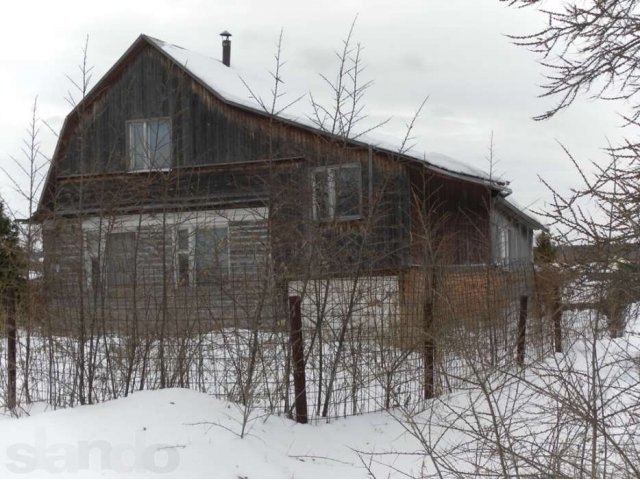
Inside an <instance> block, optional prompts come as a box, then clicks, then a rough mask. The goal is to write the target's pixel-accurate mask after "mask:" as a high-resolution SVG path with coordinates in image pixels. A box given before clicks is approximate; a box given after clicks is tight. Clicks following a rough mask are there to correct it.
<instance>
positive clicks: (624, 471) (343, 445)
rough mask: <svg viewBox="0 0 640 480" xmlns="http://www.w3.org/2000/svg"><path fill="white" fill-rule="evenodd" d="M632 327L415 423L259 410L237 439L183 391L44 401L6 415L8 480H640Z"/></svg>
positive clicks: (206, 405) (229, 416)
mask: <svg viewBox="0 0 640 480" xmlns="http://www.w3.org/2000/svg"><path fill="white" fill-rule="evenodd" d="M633 317H634V318H636V320H635V321H634V322H631V324H630V325H629V326H628V331H627V333H626V334H625V337H624V338H621V339H615V340H611V339H610V338H608V336H607V335H606V333H604V332H606V330H605V329H603V330H602V331H600V333H597V334H595V335H593V334H591V332H592V327H593V325H594V322H596V321H598V322H600V321H601V320H602V319H601V318H599V317H598V315H597V314H594V313H593V312H583V313H580V314H578V315H575V316H573V317H572V318H570V319H565V320H567V324H566V326H567V329H566V331H565V333H566V334H567V338H566V343H567V345H568V344H569V343H570V345H568V348H566V351H565V353H562V354H555V355H551V356H549V357H547V358H546V359H543V360H542V361H540V362H536V363H535V364H531V365H529V366H528V367H527V368H526V369H524V370H522V369H519V368H517V367H516V366H510V367H508V368H501V369H497V370H495V371H493V372H487V371H486V370H479V371H478V372H477V376H476V378H475V380H474V379H473V378H472V379H470V384H471V387H470V388H468V389H467V390H464V391H456V392H453V393H451V394H448V395H442V396H440V397H438V398H436V399H434V400H432V401H430V402H428V403H427V409H426V410H425V411H423V412H421V413H418V414H416V415H413V416H411V417H403V413H402V412H400V411H399V410H398V409H396V410H392V411H390V412H381V413H373V414H366V415H360V416H353V417H348V418H345V419H338V420H332V421H331V423H324V422H321V423H318V424H311V425H299V424H295V423H294V422H292V421H291V420H289V419H287V418H284V417H277V416H259V415H263V414H262V413H261V412H262V410H255V411H253V412H250V414H251V419H250V420H249V422H248V430H247V435H246V436H245V437H244V438H240V435H239V434H240V432H241V431H242V418H243V412H242V410H241V408H240V406H239V405H237V404H233V403H230V402H225V401H221V400H216V399H214V398H212V397H210V396H207V395H205V394H202V393H197V392H194V391H191V390H186V389H166V390H157V391H144V392H138V393H135V394H133V395H131V396H129V397H127V398H122V399H119V400H114V401H109V402H104V403H101V404H97V405H92V406H83V407H77V408H72V409H63V410H57V411H52V410H47V407H46V406H44V405H43V404H35V405H32V406H31V407H30V410H29V411H28V412H23V415H22V418H19V419H13V418H10V417H7V416H5V417H0V429H2V435H1V436H0V477H5V476H19V475H26V476H29V477H33V476H37V477H52V476H62V477H70V476H71V477H73V476H81V477H85V476H94V477H97V476H121V477H149V476H153V477H156V476H169V477H232V478H245V477H249V478H252V477H290V478H291V477H293V478H310V477H311V478H316V477H328V478H336V477H348V478H366V477H370V476H375V477H405V476H415V477H419V476H427V475H433V476H437V475H438V474H443V475H444V476H480V475H489V476H503V477H504V476H528V475H533V476H552V477H556V476H569V477H579V476H597V477H599V476H602V477H608V476H630V477H636V478H637V477H638V475H639V474H640V421H639V420H638V419H640V328H639V327H640V321H638V320H637V318H638V317H639V315H638V311H637V310H636V311H634V313H633ZM569 327H571V328H573V329H574V331H571V329H570V328H569ZM570 339H572V341H571V342H570V341H569V340H570ZM474 381H475V386H473V383H474ZM405 413H406V412H405ZM395 417H401V418H403V419H404V424H402V423H400V422H399V421H398V420H397V419H396V418H395ZM407 418H409V420H410V421H408V422H407ZM418 439H420V440H418Z"/></svg>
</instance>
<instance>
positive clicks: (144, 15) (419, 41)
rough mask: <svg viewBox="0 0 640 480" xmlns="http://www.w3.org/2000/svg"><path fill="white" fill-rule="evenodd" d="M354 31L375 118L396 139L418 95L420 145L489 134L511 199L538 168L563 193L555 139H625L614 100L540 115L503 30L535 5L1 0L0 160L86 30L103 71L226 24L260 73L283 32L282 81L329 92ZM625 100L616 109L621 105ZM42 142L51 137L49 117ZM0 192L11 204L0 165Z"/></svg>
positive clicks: (48, 100)
mask: <svg viewBox="0 0 640 480" xmlns="http://www.w3.org/2000/svg"><path fill="white" fill-rule="evenodd" d="M356 15H358V19H357V23H356V29H355V35H354V38H355V40H357V41H358V42H360V43H361V44H362V45H363V47H364V63H365V65H366V71H365V76H366V77H367V79H370V80H373V81H374V85H373V86H372V88H371V89H370V90H369V92H368V95H367V98H366V105H367V111H368V114H369V116H370V118H371V120H372V121H375V120H380V119H384V118H387V117H392V120H391V122H389V123H388V124H387V125H385V126H384V127H383V129H384V131H385V132H386V133H391V134H393V135H396V136H398V137H400V138H402V137H403V135H404V129H405V124H406V122H408V121H409V120H410V118H411V117H412V115H413V112H414V111H415V110H416V108H417V107H418V106H419V105H420V103H421V101H422V99H423V98H424V97H425V96H429V100H428V102H427V104H426V106H425V108H424V110H423V112H422V115H421V117H420V119H419V121H418V123H417V124H416V127H415V130H414V136H415V137H416V141H417V144H418V145H417V147H418V149H420V150H422V151H427V152H439V153H443V154H446V155H449V156H452V157H455V158H457V159H459V160H462V161H465V162H466V163H469V164H471V165H475V166H477V167H480V168H484V169H488V162H487V155H488V147H489V139H490V135H491V132H493V136H494V156H495V158H496V159H497V161H498V163H497V167H496V169H497V171H498V172H499V173H501V174H502V175H503V176H504V177H505V178H507V179H509V180H510V181H511V182H512V188H513V191H514V194H513V198H515V200H516V201H517V202H518V203H520V204H522V205H532V207H533V208H535V209H544V206H545V202H546V201H548V200H549V198H550V195H549V193H548V192H547V191H546V189H545V187H544V186H543V185H542V184H541V183H540V181H539V180H538V176H542V177H544V178H545V179H547V180H548V181H549V182H550V183H552V184H553V185H555V186H557V187H558V188H559V189H561V190H565V189H567V188H569V187H570V186H571V185H572V184H573V183H574V182H575V181H576V180H577V176H576V173H575V171H573V170H572V169H571V167H570V164H569V161H568V160H567V158H566V157H565V155H564V153H563V152H562V150H561V148H560V147H559V145H558V142H562V143H563V144H565V145H566V146H567V147H568V148H569V149H570V150H571V151H572V153H573V154H574V155H575V156H576V158H578V159H579V161H580V162H583V163H584V164H588V162H590V161H600V162H602V161H603V160H604V156H603V154H602V152H601V148H602V146H603V145H604V144H605V143H606V139H605V138H606V137H608V138H610V139H611V140H612V141H614V142H615V141H617V140H619V139H620V138H621V135H622V132H621V131H620V130H619V129H618V128H617V127H618V126H619V125H620V123H621V121H620V119H619V117H618V116H617V114H616V106H615V105H611V104H605V103H602V102H588V101H581V102H580V103H579V104H576V105H574V107H573V108H572V109H570V110H569V111H567V112H563V113H562V114H560V115H559V116H558V117H557V118H554V119H552V120H549V121H546V122H534V121H533V120H531V117H532V116H534V115H536V114H539V113H541V112H542V111H543V110H544V108H545V106H548V105H550V103H549V101H548V100H541V99H539V98H537V96H538V94H539V93H540V92H541V90H540V89H539V87H538V86H539V84H540V83H541V82H542V80H543V79H542V68H541V67H540V66H539V65H538V64H537V63H536V58H535V56H534V55H533V54H531V53H530V52H527V51H526V50H525V49H523V48H521V47H516V46H514V45H512V44H511V42H510V40H509V39H508V38H507V37H506V34H510V33H511V34H522V33H528V32H532V31H534V30H535V29H536V27H537V26H540V25H541V24H543V23H542V22H543V21H544V19H543V18H542V17H540V16H539V15H537V14H536V11H535V10H533V9H513V8H508V7H506V6H504V5H503V4H501V3H500V2H498V0H393V1H382V0H340V1H333V2H330V1H325V2H318V1H303V0H295V1H293V0H270V1H264V0H251V1H249V0H226V1H220V0H215V1H197V0H190V1H177V0H173V1H163V0H154V1H135V2H134V1H131V0H128V1H120V0H110V1H109V2H100V3H97V2H95V3H94V2H88V1H86V0H85V1H64V0H58V1H55V2H53V1H42V2H40V1H38V2H36V1H29V0H23V1H21V2H10V3H9V2H7V3H4V4H3V15H2V24H1V28H0V60H1V62H0V63H1V64H2V75H0V96H1V98H0V105H2V108H1V109H0V112H1V113H0V129H1V131H2V134H1V136H0V163H1V164H2V165H3V166H5V167H6V168H10V169H11V171H12V172H15V174H16V175H18V174H17V172H16V170H15V169H14V168H13V167H12V166H11V164H10V160H9V158H10V156H14V157H20V155H21V152H20V148H21V141H22V139H23V138H24V130H25V128H26V126H27V124H28V122H29V117H30V110H31V106H32V104H33V101H34V98H35V97H36V96H38V116H39V118H41V119H43V120H46V121H47V123H48V124H49V125H51V126H52V127H53V128H54V129H55V130H58V129H59V128H60V127H61V125H62V121H63V120H64V117H65V116H66V114H67V113H68V112H69V110H70V107H69V104H68V103H67V102H66V101H65V97H66V95H67V91H68V90H69V89H70V88H72V87H71V86H70V82H69V80H68V79H67V78H66V75H69V76H71V77H72V78H77V76H78V64H79V63H80V61H81V60H82V48H83V46H84V42H85V37H86V36H87V35H88V36H89V51H88V60H89V63H90V65H93V67H94V70H93V79H94V82H95V81H97V80H98V79H99V78H100V77H101V76H102V75H103V74H104V73H105V72H106V71H107V70H108V69H109V67H110V66H111V65H112V64H113V63H114V62H115V61H116V60H117V59H118V58H119V57H120V56H121V55H122V54H123V53H124V51H125V50H126V49H127V48H128V47H129V45H130V44H131V43H132V42H133V41H134V40H135V39H136V37H137V36H138V35H139V34H140V33H146V34H148V35H150V36H153V37H156V38H160V39H162V40H165V41H167V42H170V43H174V44H177V45H180V46H182V47H185V48H187V49H190V50H194V51H197V52H200V53H204V54H208V55H211V56H212V57H215V58H220V56H221V47H220V37H219V35H218V34H219V33H220V32H221V31H223V30H228V31H230V32H231V33H232V34H233V36H232V65H235V64H237V65H242V66H243V67H249V68H251V69H254V70H255V71H256V72H258V73H260V72H262V73H264V75H268V71H269V70H270V69H271V68H272V67H273V55H274V53H275V46H276V43H277V39H278V35H279V33H280V29H281V28H283V29H284V50H283V57H284V59H285V60H286V61H287V65H286V67H285V71H284V79H285V82H288V83H290V84H291V85H295V88H296V89H297V90H301V89H302V90H305V91H307V90H311V91H313V92H314V93H316V92H318V93H317V94H318V95H321V94H322V93H323V92H324V93H327V92H326V89H324V90H323V88H324V87H323V85H322V82H321V80H320V79H319V76H318V73H324V74H326V75H328V76H331V75H332V74H333V73H334V72H335V66H336V61H335V55H334V53H333V52H334V51H335V50H338V49H339V48H340V47H341V39H342V38H344V36H345V35H346V33H347V31H348V29H349V26H350V24H351V22H352V20H353V19H354V18H355V16H356ZM619 107H620V106H618V108H619ZM41 143H42V151H43V153H44V154H46V155H48V156H51V155H52V153H53V148H54V146H55V136H54V135H53V134H50V133H49V132H48V131H47V129H45V128H43V130H42V135H41ZM0 192H1V193H2V195H3V196H4V197H5V198H7V201H8V202H11V203H12V204H13V205H19V204H18V203H17V202H18V200H17V198H16V196H15V195H14V194H12V193H11V189H10V187H9V183H8V181H7V180H6V178H4V175H3V174H0Z"/></svg>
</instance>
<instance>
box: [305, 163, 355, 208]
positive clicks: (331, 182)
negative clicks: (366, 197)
mask: <svg viewBox="0 0 640 480" xmlns="http://www.w3.org/2000/svg"><path fill="white" fill-rule="evenodd" d="M349 168H355V169H356V170H357V172H358V175H357V178H358V192H357V195H358V213H357V214H354V215H340V216H336V211H335V210H336V203H337V192H336V179H335V173H336V171H338V170H341V169H349ZM318 173H325V174H326V176H327V195H328V209H329V211H328V215H327V216H326V217H320V216H319V212H318V198H317V189H316V175H317V174H318ZM311 194H312V199H311V201H312V208H313V218H314V220H319V221H332V220H358V219H360V218H362V166H361V165H360V163H359V162H350V163H343V164H336V165H327V166H323V167H317V168H314V169H313V170H312V172H311Z"/></svg>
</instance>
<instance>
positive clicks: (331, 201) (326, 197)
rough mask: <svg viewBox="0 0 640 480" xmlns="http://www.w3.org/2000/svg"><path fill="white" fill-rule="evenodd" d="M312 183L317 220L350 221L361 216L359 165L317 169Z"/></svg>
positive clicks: (314, 214)
mask: <svg viewBox="0 0 640 480" xmlns="http://www.w3.org/2000/svg"><path fill="white" fill-rule="evenodd" d="M312 183H313V216H314V218H315V219H317V220H333V219H350V218H358V217H359V216H360V214H361V212H360V209H361V198H362V178H361V174H360V164H348V165H339V166H330V167H321V168H316V169H315V170H314V171H313V179H312Z"/></svg>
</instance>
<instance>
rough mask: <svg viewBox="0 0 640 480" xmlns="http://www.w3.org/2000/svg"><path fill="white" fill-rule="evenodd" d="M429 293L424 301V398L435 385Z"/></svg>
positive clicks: (434, 354)
mask: <svg viewBox="0 0 640 480" xmlns="http://www.w3.org/2000/svg"><path fill="white" fill-rule="evenodd" d="M430 293H431V292H429V293H428V294H427V299H426V300H425V302H424V311H423V316H424V318H423V321H424V345H423V356H424V398H425V399H428V398H433V396H434V385H435V373H436V370H435V356H436V346H435V341H434V338H433V302H432V301H431V300H430Z"/></svg>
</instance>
